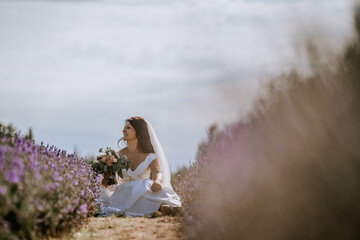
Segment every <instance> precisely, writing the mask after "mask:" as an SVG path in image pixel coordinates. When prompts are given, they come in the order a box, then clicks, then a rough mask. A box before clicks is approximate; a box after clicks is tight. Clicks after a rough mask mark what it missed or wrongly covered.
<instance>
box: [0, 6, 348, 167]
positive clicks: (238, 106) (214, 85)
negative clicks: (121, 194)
mask: <svg viewBox="0 0 360 240" xmlns="http://www.w3.org/2000/svg"><path fill="white" fill-rule="evenodd" d="M313 24H316V25H319V26H324V27H322V28H321V29H322V32H321V34H323V35H325V36H326V37H327V38H328V39H330V41H332V42H333V43H334V44H335V45H337V46H340V45H341V44H342V43H343V42H344V40H345V39H346V38H347V37H349V34H350V32H351V25H350V24H351V4H349V1H346V0H326V1H325V0H324V1H321V0H304V1H301V0H297V1H295V0H293V1H290V0H289V1H285V0H283V1H281V0H266V1H265V0H263V1H261V0H257V1H251V0H243V1H241V0H238V1H231V0H181V1H180V0H178V1H177V0H163V1H160V0H156V1H150V0H138V1H136V0H126V1H124V0H113V1H110V0H109V1H105V0H104V1H100V0H99V1H0V122H2V123H3V124H8V123H13V124H14V125H15V126H16V127H17V128H18V129H20V130H22V131H23V132H25V131H27V129H28V128H29V127H31V128H33V131H34V135H35V139H36V140H37V141H38V142H40V141H44V142H45V143H49V144H51V145H55V146H57V147H59V148H61V149H65V150H67V151H69V152H73V151H74V147H75V146H76V147H77V148H78V150H79V153H80V155H81V156H86V155H91V154H92V155H96V154H97V153H98V152H97V151H98V149H99V148H100V147H106V146H110V147H113V148H117V147H116V142H117V140H118V139H119V138H120V137H121V136H122V128H123V124H124V120H125V119H126V118H128V117H130V116H134V115H140V116H143V117H144V118H146V119H147V120H149V121H150V122H151V123H152V125H153V127H154V129H155V131H156V133H157V135H158V137H159V139H160V141H161V143H162V145H163V148H164V150H165V152H166V154H167V157H168V160H169V163H170V167H171V169H172V170H176V169H177V168H178V167H179V166H182V165H187V164H188V163H189V161H191V160H193V159H194V156H195V153H196V149H197V144H198V143H199V142H200V141H201V139H203V138H204V137H205V131H206V128H207V127H208V126H209V125H210V124H211V123H213V122H217V123H219V124H224V123H229V122H231V121H234V120H235V119H238V118H241V117H242V116H244V114H246V113H247V112H248V111H249V110H250V109H251V103H252V101H253V99H254V96H255V95H256V94H257V92H258V91H259V86H260V85H259V79H266V76H268V75H269V74H276V73H279V72H280V71H284V70H286V69H288V68H290V67H291V66H292V65H294V64H296V62H297V61H298V59H297V58H296V57H295V54H294V53H295V49H294V42H296V39H297V38H299V36H301V32H302V31H301V28H302V27H303V26H307V27H308V26H312V25H313Z"/></svg>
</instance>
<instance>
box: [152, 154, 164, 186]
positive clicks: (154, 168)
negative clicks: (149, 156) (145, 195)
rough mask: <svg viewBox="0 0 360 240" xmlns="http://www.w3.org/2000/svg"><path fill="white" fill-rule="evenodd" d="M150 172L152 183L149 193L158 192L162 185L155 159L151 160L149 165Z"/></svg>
mask: <svg viewBox="0 0 360 240" xmlns="http://www.w3.org/2000/svg"><path fill="white" fill-rule="evenodd" d="M150 170H151V175H150V176H151V179H152V180H153V181H154V183H153V184H152V185H151V191H153V192H158V191H160V190H161V183H162V174H161V172H160V170H159V164H158V161H157V159H155V160H153V161H152V162H151V163H150Z"/></svg>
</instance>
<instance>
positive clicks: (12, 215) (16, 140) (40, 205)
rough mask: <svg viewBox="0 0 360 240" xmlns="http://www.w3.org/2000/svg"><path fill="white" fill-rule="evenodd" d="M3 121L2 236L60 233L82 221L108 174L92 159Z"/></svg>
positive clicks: (0, 156)
mask: <svg viewBox="0 0 360 240" xmlns="http://www.w3.org/2000/svg"><path fill="white" fill-rule="evenodd" d="M0 127H1V130H2V131H0V172H1V175H0V206H1V208H0V236H1V238H2V239H37V238H39V237H47V236H55V235H58V234H61V233H64V232H66V231H69V230H70V229H72V228H74V227H78V226H80V225H81V224H82V223H83V222H84V220H85V219H86V218H87V217H88V216H90V215H92V214H93V213H94V212H95V211H96V203H95V199H96V198H97V197H98V196H99V187H98V186H99V184H100V182H101V180H102V179H101V178H102V177H101V176H100V175H99V176H95V174H94V172H93V171H92V170H91V166H90V165H89V164H87V163H85V162H84V161H82V159H78V157H77V156H76V155H74V154H67V153H66V152H65V151H63V150H60V149H58V148H56V147H54V146H49V145H46V146H44V145H43V144H41V145H36V144H35V143H34V141H33V140H31V139H30V137H29V136H28V135H27V136H25V137H20V136H19V135H18V134H16V133H15V134H14V131H12V130H11V128H9V127H5V126H2V125H1V126H0ZM5 130H7V131H5Z"/></svg>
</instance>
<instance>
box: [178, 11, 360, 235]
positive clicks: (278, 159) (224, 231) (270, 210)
mask: <svg viewBox="0 0 360 240" xmlns="http://www.w3.org/2000/svg"><path fill="white" fill-rule="evenodd" d="M354 20H355V21H354V23H355V24H354V26H355V36H354V37H353V40H352V41H351V42H350V43H349V44H348V45H347V46H346V48H345V49H344V51H343V54H342V55H340V56H337V57H336V58H333V57H332V55H331V53H332V51H331V49H328V50H326V48H325V51H324V47H323V45H322V42H317V40H316V39H313V38H309V39H307V41H306V44H305V49H306V53H307V56H308V61H309V67H310V69H311V74H308V75H306V76H304V75H302V74H300V73H299V72H298V71H296V70H293V71H291V72H290V73H287V74H283V75H281V76H280V77H278V78H275V79H273V80H272V81H270V83H269V84H268V85H267V94H266V96H263V97H262V98H259V100H258V101H257V103H256V106H255V110H254V111H253V112H252V114H251V115H250V116H249V118H248V121H247V122H246V123H244V122H242V121H239V122H237V123H234V124H232V125H228V126H227V127H225V129H223V130H216V129H215V130H213V131H212V133H211V132H210V134H209V138H208V140H206V141H204V142H203V143H202V144H201V145H200V146H199V154H198V156H197V161H196V162H195V163H194V164H193V165H192V166H190V168H189V170H188V173H182V176H181V178H180V179H179V180H178V181H179V182H178V184H177V185H176V188H177V191H178V192H179V193H180V195H181V198H182V202H183V208H184V222H185V224H186V230H187V232H188V233H189V236H190V237H191V238H194V239H249V240H255V239H259V240H263V239H267V240H282V239H283V240H288V239H292V240H294V239H354V240H355V239H359V238H360V205H359V202H360V128H359V123H360V107H359V106H360V8H359V7H357V8H356V9H355V15H354ZM319 45H322V46H321V48H320V47H319ZM320 49H321V51H320ZM329 59H330V60H331V61H329ZM322 60H326V61H324V62H323V61H322Z"/></svg>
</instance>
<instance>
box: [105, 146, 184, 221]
mask: <svg viewBox="0 0 360 240" xmlns="http://www.w3.org/2000/svg"><path fill="white" fill-rule="evenodd" d="M155 159H156V155H155V154H154V153H150V154H149V155H148V156H147V157H146V158H145V160H144V161H143V162H141V163H140V165H139V166H138V167H137V168H136V169H135V170H134V171H132V170H131V169H130V168H129V169H128V170H127V171H126V170H124V169H123V170H122V173H123V176H124V179H123V180H122V182H123V183H122V184H120V185H118V186H116V188H115V191H114V192H111V191H110V190H109V189H107V188H103V187H101V195H100V197H99V199H98V201H99V202H100V201H101V202H102V203H103V205H104V206H103V207H101V208H100V214H101V215H102V216H110V215H114V214H115V215H125V216H126V217H130V216H147V217H151V216H152V214H153V212H155V211H156V210H158V209H159V207H160V205H161V204H168V205H170V206H172V207H180V206H181V202H180V198H179V196H178V195H177V194H176V193H175V192H174V190H173V189H172V187H171V186H170V187H163V188H162V189H161V190H160V191H159V192H156V193H155V192H152V191H151V189H150V188H151V185H152V184H153V180H151V179H150V167H149V165H150V163H151V162H152V161H154V160H155Z"/></svg>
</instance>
